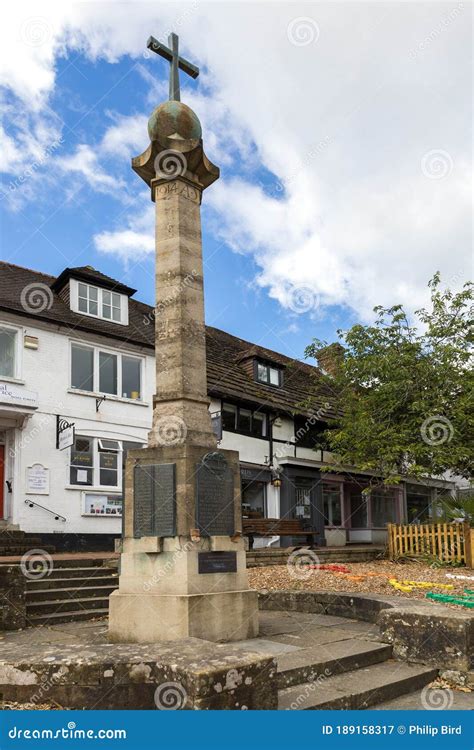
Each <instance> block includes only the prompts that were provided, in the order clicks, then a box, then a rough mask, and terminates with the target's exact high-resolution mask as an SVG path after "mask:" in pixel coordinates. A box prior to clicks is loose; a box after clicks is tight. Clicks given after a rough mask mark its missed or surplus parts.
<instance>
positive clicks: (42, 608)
mask: <svg viewBox="0 0 474 750" xmlns="http://www.w3.org/2000/svg"><path fill="white" fill-rule="evenodd" d="M81 609H103V610H105V611H106V612H108V609H109V597H108V596H104V594H102V595H101V596H100V597H94V596H91V597H87V596H86V597H75V598H74V599H60V600H59V601H58V600H57V599H46V600H45V601H41V602H27V605H26V615H27V618H28V620H30V619H31V616H32V615H33V616H36V615H49V614H58V613H60V612H67V611H69V610H81Z"/></svg>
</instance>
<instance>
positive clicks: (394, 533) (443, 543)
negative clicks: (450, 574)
mask: <svg viewBox="0 0 474 750" xmlns="http://www.w3.org/2000/svg"><path fill="white" fill-rule="evenodd" d="M387 530H388V554H389V557H390V559H391V560H396V559H397V558H398V557H407V556H408V557H428V556H429V557H435V558H437V559H438V560H440V561H441V562H444V563H464V564H465V565H467V567H470V568H472V567H474V560H473V555H474V529H471V528H470V527H469V524H468V523H423V524H407V525H401V524H396V523H389V524H388V527H387Z"/></svg>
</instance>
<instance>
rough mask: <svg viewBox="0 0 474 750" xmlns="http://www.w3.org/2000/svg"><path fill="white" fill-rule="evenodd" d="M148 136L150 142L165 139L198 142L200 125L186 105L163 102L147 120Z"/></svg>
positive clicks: (200, 133)
mask: <svg viewBox="0 0 474 750" xmlns="http://www.w3.org/2000/svg"><path fill="white" fill-rule="evenodd" d="M148 135H149V136H150V140H151V141H158V140H161V141H162V140H163V139H165V138H179V139H183V140H185V141H199V140H200V138H201V135H202V129H201V123H200V122H199V120H198V117H197V115H195V114H194V112H193V110H192V109H191V108H190V107H188V106H187V105H186V104H183V103H182V102H175V101H168V102H163V104H160V105H159V106H158V107H157V108H156V109H155V110H154V111H153V113H152V115H151V117H150V119H149V120H148Z"/></svg>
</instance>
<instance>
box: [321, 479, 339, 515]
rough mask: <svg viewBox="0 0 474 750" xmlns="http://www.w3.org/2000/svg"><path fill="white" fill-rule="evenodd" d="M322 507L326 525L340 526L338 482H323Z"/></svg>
mask: <svg viewBox="0 0 474 750" xmlns="http://www.w3.org/2000/svg"><path fill="white" fill-rule="evenodd" d="M323 508H324V523H325V525H326V526H342V505H341V490H340V487H339V485H338V484H332V483H330V482H324V483H323Z"/></svg>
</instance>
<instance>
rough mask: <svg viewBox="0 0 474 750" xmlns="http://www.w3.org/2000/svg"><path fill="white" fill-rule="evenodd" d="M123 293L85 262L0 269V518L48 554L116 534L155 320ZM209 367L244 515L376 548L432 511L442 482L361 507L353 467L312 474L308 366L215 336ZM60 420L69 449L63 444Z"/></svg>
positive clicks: (147, 389)
mask: <svg viewBox="0 0 474 750" xmlns="http://www.w3.org/2000/svg"><path fill="white" fill-rule="evenodd" d="M134 292H135V290H133V289H130V288H129V287H127V286H125V285H123V284H121V283H119V282H117V281H115V280H114V279H110V278H109V277H107V276H105V275H103V274H101V273H100V272H98V271H95V270H94V269H92V268H90V267H89V266H87V267H81V268H73V269H65V271H63V273H62V274H61V275H60V276H59V277H57V278H54V277H52V276H47V275H45V274H42V273H39V272H36V271H32V270H29V269H24V268H20V267H18V266H14V265H12V264H8V263H0V523H2V521H1V519H3V523H4V524H5V523H8V524H12V525H15V526H17V527H19V528H20V529H22V530H24V531H26V532H34V533H35V534H41V536H42V538H43V539H47V538H48V537H47V535H49V534H54V535H55V538H54V539H53V540H52V541H53V543H54V544H56V546H57V547H58V548H62V547H64V546H66V547H69V548H70V549H80V548H83V547H89V548H91V547H96V548H101V549H106V548H111V547H112V546H113V540H114V538H116V537H118V536H119V535H120V533H121V497H122V473H123V469H122V467H123V463H124V458H125V454H126V451H127V449H129V448H131V447H141V446H143V445H146V441H147V434H148V430H149V429H150V427H151V422H152V408H153V394H154V391H155V372H154V368H155V362H154V350H153V341H154V314H155V313H154V310H153V308H151V307H149V306H147V305H144V304H142V303H140V302H137V301H135V300H134V299H133V294H134ZM157 314H161V313H160V309H158V311H157ZM207 360H208V365H207V367H208V390H209V396H210V399H211V406H210V409H211V413H212V414H213V416H214V417H215V424H216V430H219V427H221V428H222V440H221V446H222V447H223V448H228V449H235V450H238V451H239V453H240V459H241V483H242V504H243V511H244V515H245V516H248V517H259V516H263V517H267V518H278V517H293V518H299V519H301V522H302V523H303V525H304V528H310V527H311V528H312V529H316V530H318V529H319V530H320V531H321V537H320V539H319V542H320V543H324V537H326V539H327V541H328V542H329V543H330V544H332V543H345V541H349V542H381V541H383V540H384V539H385V534H386V532H385V531H384V529H385V526H386V523H387V521H402V520H405V519H407V518H408V519H409V520H413V519H415V518H422V519H423V518H426V517H429V514H430V507H431V504H432V501H433V499H434V493H435V492H436V488H442V489H445V488H446V487H449V486H450V485H449V483H447V482H440V481H439V482H437V481H435V480H433V482H430V483H427V484H425V485H421V484H411V485H408V486H406V485H403V486H402V487H401V488H393V489H392V490H390V489H389V490H385V491H383V492H382V491H379V492H378V493H377V492H376V493H373V494H372V495H371V496H370V497H369V498H368V499H367V498H366V497H365V496H363V495H362V489H363V488H364V487H365V486H366V483H367V479H368V478H367V477H364V476H362V475H361V474H360V473H359V474H358V473H356V472H354V471H351V472H344V473H343V474H340V475H335V474H333V473H330V474H324V475H321V472H320V467H321V466H322V465H324V464H325V463H327V462H328V461H331V455H330V454H329V453H327V451H325V450H324V449H323V446H322V444H321V445H320V449H319V450H315V449H314V445H315V444H316V445H317V444H318V435H320V433H321V432H322V430H323V429H324V428H325V423H324V417H325V416H327V415H329V414H330V411H331V406H330V404H329V403H328V402H327V400H326V399H325V397H324V394H319V395H318V398H319V401H320V408H319V409H318V410H317V411H316V412H315V413H310V414H308V413H305V412H304V410H302V407H301V404H302V403H303V402H304V401H305V399H306V398H307V397H308V396H309V395H310V394H312V395H313V396H314V393H315V380H314V374H315V373H317V370H316V368H313V367H311V366H309V365H306V364H302V363H298V362H295V361H294V360H291V359H289V358H288V357H285V356H283V355H281V354H278V353H277V352H272V351H269V350H266V349H263V348H262V347H257V346H254V345H252V344H250V343H248V342H245V341H242V340H241V339H238V338H236V337H234V336H231V335H230V334H227V333H224V332H223V331H219V330H217V329H214V328H208V331H207ZM68 425H69V426H74V432H75V438H74V443H73V445H72V446H71V447H66V448H64V449H61V442H62V441H64V440H65V439H66V440H67V438H68V437H69V436H70V434H71V432H72V429H71V428H68ZM63 427H66V429H64V430H61V432H60V431H59V428H63ZM58 441H60V443H59V447H58ZM271 541H272V540H271V539H267V540H265V541H261V542H260V543H261V544H263V543H265V544H267V543H269V542H271ZM273 541H276V540H273ZM290 541H291V540H288V539H286V540H285V539H284V540H283V542H282V543H289V542H290ZM257 543H258V542H257Z"/></svg>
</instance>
